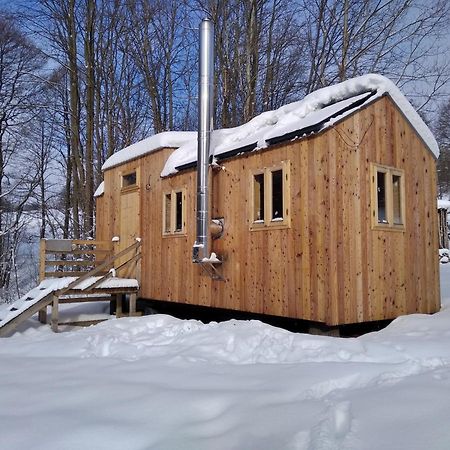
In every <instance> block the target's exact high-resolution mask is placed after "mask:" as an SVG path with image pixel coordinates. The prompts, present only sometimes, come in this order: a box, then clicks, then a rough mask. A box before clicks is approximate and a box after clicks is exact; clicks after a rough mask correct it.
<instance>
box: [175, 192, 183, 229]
mask: <svg viewBox="0 0 450 450" xmlns="http://www.w3.org/2000/svg"><path fill="white" fill-rule="evenodd" d="M175 198H176V205H175V232H180V231H181V230H182V229H183V193H182V192H176V193H175Z"/></svg>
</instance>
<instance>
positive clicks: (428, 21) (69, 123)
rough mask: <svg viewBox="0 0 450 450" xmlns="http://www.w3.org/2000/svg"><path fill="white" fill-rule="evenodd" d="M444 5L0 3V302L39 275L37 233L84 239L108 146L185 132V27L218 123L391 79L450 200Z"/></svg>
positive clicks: (373, 1)
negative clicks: (434, 145)
mask: <svg viewBox="0 0 450 450" xmlns="http://www.w3.org/2000/svg"><path fill="white" fill-rule="evenodd" d="M449 10H450V3H449V2H448V1H447V0H433V1H431V2H429V1H425V0H345V1H344V0H229V1H217V0H211V1H208V0H109V1H103V0H23V1H19V0H18V1H12V2H2V3H0V295H1V297H8V296H14V297H16V296H17V294H18V293H19V292H20V291H21V289H25V288H26V287H28V286H29V284H30V283H32V282H33V281H34V280H35V278H36V271H37V262H36V260H35V258H36V256H35V255H34V253H33V251H34V250H33V249H35V248H36V242H37V240H38V239H39V237H44V236H46V237H63V238H68V237H73V238H80V237H81V238H87V237H90V236H92V235H93V231H94V215H95V211H94V208H95V205H94V198H93V192H94V191H95V189H96V187H97V186H98V184H99V183H100V181H101V166H102V164H103V162H104V161H105V159H106V158H107V157H109V156H110V155H112V154H113V153H114V152H115V151H117V150H120V149H121V148H123V147H125V146H127V145H130V144H132V143H133V142H136V141H138V140H140V139H143V138H144V137H147V136H150V135H152V134H154V133H158V132H161V131H166V130H195V129H196V126H197V98H196V96H197V65H198V59H197V53H198V49H197V46H198V23H199V21H200V19H202V18H203V17H205V16H208V17H211V18H212V20H213V21H214V23H215V24H216V40H215V47H216V48H215V54H216V61H215V77H216V80H215V81H216V92H215V127H216V128H226V127H232V126H236V125H238V124H241V123H244V122H246V121H248V120H249V119H251V118H252V117H254V116H255V115H257V114H259V113H261V112H263V111H267V110H272V109H275V108H278V107H280V106H282V105H283V104H286V103H288V102H291V101H295V100H299V99H301V98H302V97H304V96H305V95H306V94H308V93H310V92H311V91H313V90H315V89H317V88H320V87H324V86H328V85H330V84H333V83H336V82H338V81H343V80H345V79H347V78H351V77H354V76H357V75H361V74H365V73H370V72H376V73H380V74H383V75H385V76H387V77H389V78H390V79H391V80H392V81H394V82H395V83H396V84H397V85H398V86H399V88H400V89H401V90H402V91H403V92H404V93H405V94H406V95H407V97H408V98H409V100H410V101H411V102H412V103H413V104H414V106H415V107H416V108H417V110H418V111H419V113H420V114H421V115H422V117H423V118H424V119H425V120H426V121H427V123H428V124H429V125H430V127H431V128H432V129H433V130H434V131H435V134H436V137H437V138H438V141H439V143H440V145H441V155H442V156H441V161H440V162H439V176H440V186H439V192H440V195H441V196H444V197H445V196H446V194H447V193H448V191H449V190H450V170H449V169H450V168H449V167H448V166H449V164H450V101H449V93H450V81H449V80H450V43H449V41H448V21H449V19H450V11H449Z"/></svg>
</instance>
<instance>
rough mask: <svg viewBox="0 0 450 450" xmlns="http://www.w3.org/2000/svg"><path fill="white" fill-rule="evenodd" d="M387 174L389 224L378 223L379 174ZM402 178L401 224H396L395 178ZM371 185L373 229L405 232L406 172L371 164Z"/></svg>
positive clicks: (386, 190)
mask: <svg viewBox="0 0 450 450" xmlns="http://www.w3.org/2000/svg"><path fill="white" fill-rule="evenodd" d="M378 173H384V174H385V192H386V219H387V223H384V222H379V221H378V180H377V174H378ZM394 176H398V177H400V214H401V218H402V223H401V224H396V223H394V188H393V182H392V180H393V177H394ZM370 184H371V205H372V206H371V217H372V229H376V230H390V231H405V229H406V207H405V200H406V197H405V171H404V170H402V169H397V168H396V167H390V166H385V165H382V164H376V163H371V164H370Z"/></svg>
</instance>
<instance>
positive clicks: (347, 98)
mask: <svg viewBox="0 0 450 450" xmlns="http://www.w3.org/2000/svg"><path fill="white" fill-rule="evenodd" d="M385 94H388V95H389V96H390V97H391V98H392V100H393V101H394V102H395V103H396V104H397V106H398V107H399V108H400V110H401V111H402V112H403V114H405V116H406V117H407V119H408V120H409V122H410V123H411V125H412V126H413V127H414V129H415V130H416V131H417V133H418V134H419V136H420V137H421V138H422V139H423V141H424V142H425V143H426V145H427V146H428V147H429V149H430V150H431V151H432V152H433V153H434V155H435V156H436V158H437V157H438V156H439V147H438V144H437V142H436V139H435V138H434V136H433V134H432V132H431V131H430V129H429V128H428V126H427V125H426V124H425V123H424V122H423V120H422V119H421V117H420V116H419V114H418V113H417V111H416V110H415V109H414V108H413V106H412V105H411V104H410V103H409V101H408V100H407V99H406V98H405V96H404V95H403V94H402V93H401V92H400V90H399V89H398V88H397V87H396V86H395V84H394V83H393V82H392V81H390V80H389V79H387V78H386V77H383V76H381V75H377V74H368V75H363V76H360V77H357V78H353V79H351V80H347V81H344V82H342V83H339V84H336V85H333V86H328V87H325V88H322V89H319V90H317V91H315V92H312V93H311V94H309V95H307V96H306V97H305V98H304V99H303V100H300V101H297V102H294V103H290V104H288V105H285V106H282V107H281V108H278V109H276V110H274V111H267V112H264V113H262V114H260V115H259V116H257V117H255V118H253V119H252V120H250V121H249V122H247V123H245V124H244V125H240V126H238V127H234V128H224V129H220V130H214V131H213V132H212V134H211V153H212V155H213V156H214V158H216V159H221V158H224V157H226V156H232V155H233V154H237V153H241V152H244V151H251V150H258V149H263V148H266V147H268V146H269V145H271V144H275V143H277V142H281V141H284V140H291V139H294V138H296V137H302V136H304V135H308V134H310V133H317V132H319V131H321V130H323V129H325V128H327V127H330V126H332V125H333V124H334V123H336V122H337V121H338V120H340V119H342V118H344V117H345V116H348V115H349V114H351V113H353V112H354V111H356V110H357V109H359V108H361V107H363V106H364V105H366V104H368V103H369V102H372V101H373V100H374V99H376V98H379V97H381V96H382V95H385ZM161 148H174V149H175V150H174V151H173V153H172V154H171V155H170V156H169V158H168V159H167V161H166V164H165V166H164V168H163V170H162V172H161V176H163V177H164V176H168V175H172V174H174V173H176V172H178V170H180V169H183V168H185V167H189V166H190V165H194V164H195V163H196V161H197V133H196V132H194V131H167V132H164V133H159V134H156V135H154V136H150V137H148V138H146V139H144V140H142V141H139V142H136V143H135V144H133V145H130V146H128V147H125V148H124V149H122V150H120V151H118V152H117V153H115V154H114V155H112V156H111V157H109V158H108V159H107V160H106V162H105V163H104V164H103V167H102V169H103V170H106V169H110V168H112V167H115V166H118V165H120V164H123V163H125V162H127V161H131V160H133V159H136V158H139V157H141V156H144V155H146V154H148V153H152V152H154V151H156V150H158V149H161ZM99 189H100V186H99ZM97 191H99V190H97ZM99 192H100V193H99V194H98V195H101V193H102V192H101V191H99Z"/></svg>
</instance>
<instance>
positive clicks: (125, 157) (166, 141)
mask: <svg viewBox="0 0 450 450" xmlns="http://www.w3.org/2000/svg"><path fill="white" fill-rule="evenodd" d="M196 136H197V132H195V131H164V132H162V133H158V134H154V135H153V136H150V137H148V138H146V139H143V140H141V141H138V142H135V143H134V144H131V145H129V146H128V147H125V148H123V149H122V150H119V151H118V152H116V153H114V154H113V155H111V156H110V157H109V158H108V159H107V160H106V161H105V163H104V164H103V166H102V171H105V170H107V169H111V168H113V167H116V166H119V165H121V164H123V163H125V162H128V161H131V160H133V159H136V158H139V157H141V156H144V155H146V154H148V153H152V152H154V151H156V150H159V149H161V148H178V147H180V146H182V145H183V144H185V143H186V142H188V141H189V140H191V139H195V138H196Z"/></svg>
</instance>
